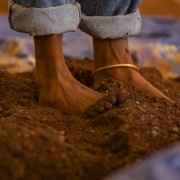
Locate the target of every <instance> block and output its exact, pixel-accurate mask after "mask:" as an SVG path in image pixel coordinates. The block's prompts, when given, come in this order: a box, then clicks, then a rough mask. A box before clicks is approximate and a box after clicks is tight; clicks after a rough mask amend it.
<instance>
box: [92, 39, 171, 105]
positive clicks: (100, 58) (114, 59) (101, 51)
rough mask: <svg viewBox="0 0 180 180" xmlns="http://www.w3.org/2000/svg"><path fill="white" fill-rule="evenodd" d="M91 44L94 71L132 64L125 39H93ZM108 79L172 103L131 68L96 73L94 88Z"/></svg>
mask: <svg viewBox="0 0 180 180" xmlns="http://www.w3.org/2000/svg"><path fill="white" fill-rule="evenodd" d="M93 44H94V56H95V57H94V59H95V68H96V69H98V68H101V67H104V66H108V65H115V64H133V61H132V58H131V55H130V53H129V50H128V40H127V38H123V39H116V40H110V39H105V40H103V39H97V38H93ZM109 77H111V78H117V79H120V80H121V81H122V82H123V83H124V84H125V85H126V86H127V87H129V88H132V87H137V89H139V90H141V91H146V92H148V93H149V94H150V95H152V96H156V97H160V98H165V99H167V100H169V101H171V102H173V100H171V99H170V98H168V97H167V96H166V95H164V94H163V93H162V92H160V91H159V90H158V89H156V88H155V87H154V86H153V85H151V84H150V83H149V82H148V81H147V80H145V79H144V78H143V77H142V76H141V75H140V74H139V72H137V71H136V70H134V69H132V68H113V69H107V70H103V71H100V72H98V73H97V74H95V75H94V80H95V81H94V88H97V87H98V86H99V85H100V84H101V82H102V81H103V80H104V79H107V78H109Z"/></svg>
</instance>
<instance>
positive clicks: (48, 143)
mask: <svg viewBox="0 0 180 180" xmlns="http://www.w3.org/2000/svg"><path fill="white" fill-rule="evenodd" d="M92 63H93V62H92V61H88V60H85V61H75V60H71V61H69V62H68V63H67V64H68V66H69V69H70V70H71V72H72V73H73V75H74V76H75V77H76V78H77V79H78V80H79V81H81V82H83V83H84V84H86V85H89V86H90V85H91V83H92V80H91V77H90V74H91V72H92V70H93V64H92ZM141 74H142V75H143V76H144V77H145V78H146V79H147V80H148V81H150V82H151V83H152V84H153V85H154V86H156V87H157V88H158V89H160V90H161V91H162V92H164V93H165V94H166V95H168V96H170V97H171V98H172V99H174V100H175V101H176V104H175V105H172V104H170V103H169V102H167V101H166V100H164V99H159V98H152V97H149V96H148V94H146V93H144V92H139V91H137V90H136V89H132V90H129V97H128V99H127V100H126V102H125V103H123V104H122V105H121V106H120V107H119V108H118V109H113V110H111V111H109V112H106V113H103V114H101V115H99V116H97V117H95V118H87V117H85V116H74V115H72V114H70V113H69V112H67V111H63V110H58V109H54V108H50V107H44V106H41V105H39V104H38V103H37V99H38V91H37V87H36V85H35V81H34V76H33V74H31V73H24V74H15V75H11V74H8V73H5V72H0V84H1V87H0V137H1V138H0V179H1V180H12V179H27V180H36V179H44V180H46V179H47V180H49V179H51V180H56V179H64V180H70V179H74V180H76V179H77V180H78V179H82V180H84V179H86V180H88V179H89V180H92V179H93V180H99V179H103V178H104V177H105V176H107V175H108V174H110V173H112V172H113V171H115V170H116V169H118V168H126V167H128V166H130V165H131V164H132V163H134V162H137V161H141V160H142V158H144V157H146V156H148V155H149V154H151V153H153V152H155V151H157V150H161V149H163V148H165V147H168V146H171V145H172V144H173V143H176V142H179V141H180V136H179V131H180V119H179V117H180V103H179V97H180V91H179V89H180V83H179V81H178V80H176V81H175V80H163V79H162V77H161V75H160V73H159V72H158V71H157V70H156V69H153V68H143V69H141ZM119 88H125V87H124V86H123V84H122V83H121V82H120V81H118V80H112V79H108V80H105V81H104V82H103V83H102V85H101V87H100V88H99V89H98V91H100V92H105V93H114V92H116V91H117V90H118V89H119Z"/></svg>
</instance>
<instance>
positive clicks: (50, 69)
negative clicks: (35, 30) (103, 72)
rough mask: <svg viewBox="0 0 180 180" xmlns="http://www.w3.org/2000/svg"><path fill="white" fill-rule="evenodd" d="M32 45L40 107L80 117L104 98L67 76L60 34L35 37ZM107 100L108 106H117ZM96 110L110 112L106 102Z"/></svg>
mask: <svg viewBox="0 0 180 180" xmlns="http://www.w3.org/2000/svg"><path fill="white" fill-rule="evenodd" d="M34 42H35V54H36V73H35V74H36V83H37V85H38V89H39V93H40V95H39V103H40V104H42V105H46V106H52V107H55V108H59V109H62V110H68V111H69V112H71V113H76V114H80V113H83V112H85V110H86V109H87V108H88V107H89V106H90V105H92V104H94V103H95V102H96V101H98V100H99V99H100V98H102V97H104V96H105V95H103V94H100V93H98V92H96V91H93V90H92V89H90V88H88V87H86V86H84V85H83V84H81V83H79V82H78V81H76V80H75V79H74V77H73V76H72V75H71V73H70V72H69V70H68V68H67V66H66V64H65V62H64V57H63V52H62V35H61V34H60V35H50V36H37V37H34ZM107 101H109V103H110V106H113V105H114V104H116V103H117V101H112V97H110V99H109V100H108V99H107ZM107 101H106V102H107ZM99 108H104V109H105V110H109V109H111V108H109V109H107V108H106V103H104V104H101V107H99ZM97 109H98V108H97ZM97 113H102V112H100V111H99V112H97Z"/></svg>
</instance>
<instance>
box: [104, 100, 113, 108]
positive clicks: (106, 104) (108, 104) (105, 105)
mask: <svg viewBox="0 0 180 180" xmlns="http://www.w3.org/2000/svg"><path fill="white" fill-rule="evenodd" d="M112 107H113V105H112V104H111V103H110V102H105V104H104V108H105V109H106V110H111V109H112Z"/></svg>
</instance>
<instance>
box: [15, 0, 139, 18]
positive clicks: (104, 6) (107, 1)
mask: <svg viewBox="0 0 180 180" xmlns="http://www.w3.org/2000/svg"><path fill="white" fill-rule="evenodd" d="M13 1H14V2H15V3H17V4H19V5H23V6H26V7H35V8H48V7H55V6H60V5H63V4H68V3H69V4H75V3H76V2H79V3H80V4H81V7H82V12H83V13H84V14H85V15H87V16H115V15H125V14H128V13H132V12H134V11H135V10H136V9H137V7H138V5H139V4H140V2H141V0H77V1H75V0H13Z"/></svg>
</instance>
